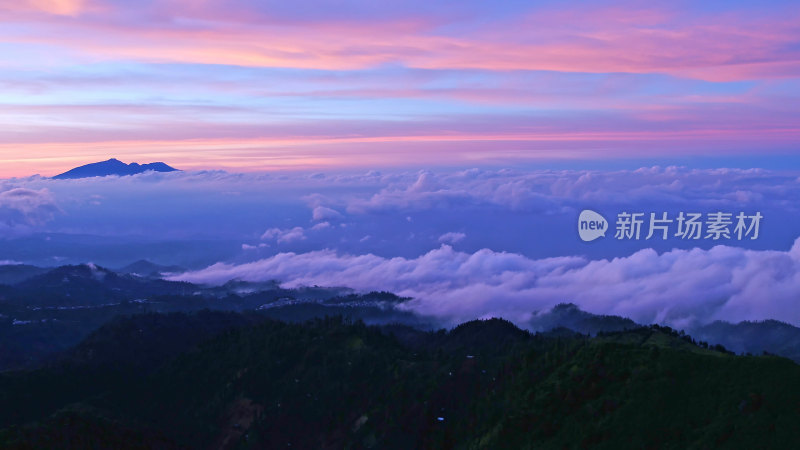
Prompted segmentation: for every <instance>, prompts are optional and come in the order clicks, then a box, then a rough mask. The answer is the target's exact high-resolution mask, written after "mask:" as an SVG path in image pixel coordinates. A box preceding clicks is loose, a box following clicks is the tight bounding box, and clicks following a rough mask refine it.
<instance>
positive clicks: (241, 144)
mask: <svg viewBox="0 0 800 450" xmlns="http://www.w3.org/2000/svg"><path fill="white" fill-rule="evenodd" d="M798 23H800V7H799V6H798V4H797V2H792V1H766V2H765V1H757V2H755V1H753V2H746V1H712V2H689V1H670V2H626V1H614V2H605V1H604V2H592V1H581V2H568V3H564V2H554V1H552V2H551V1H543V2H521V1H520V2H518V1H509V2H500V3H498V2H485V1H471V0H462V1H458V2H451V1H444V2H429V1H416V0H413V1H381V2H375V1H336V2H333V1H314V2H308V1H291V2H286V1H258V2H256V1H243V0H234V1H231V0H226V1H222V0H205V1H199V2H198V1H178V0H175V1H173V0H167V1H138V2H130V1H113V0H22V1H13V2H11V1H6V2H0V92H1V93H2V95H1V96H0V161H1V162H2V164H0V176H5V177H8V176H25V175H29V174H32V173H41V174H43V175H48V176H49V175H54V174H56V173H59V172H61V171H64V170H66V169H68V168H70V167H73V166H76V165H79V164H83V163H86V162H91V161H96V160H104V159H107V158H108V157H112V156H114V157H118V158H120V159H123V160H125V161H139V162H147V161H153V160H162V161H166V162H168V163H171V164H173V165H176V166H178V167H181V168H184V169H227V170H234V171H259V170H275V169H314V170H318V169H323V170H334V169H335V170H339V169H342V168H344V169H349V168H376V167H397V166H417V167H419V166H428V167H430V166H442V165H444V166H469V167H471V166H475V165H483V164H500V165H508V164H518V163H521V162H527V163H549V162H553V161H560V162H565V163H570V162H585V161H601V162H608V161H612V162H613V161H615V160H626V159H634V160H639V161H648V162H650V163H653V162H654V161H655V162H658V163H666V164H670V163H672V162H675V161H677V162H683V161H688V162H689V163H690V164H692V163H693V162H692V161H693V160H692V158H697V157H702V158H710V159H711V160H713V161H717V162H718V165H727V164H725V163H724V162H725V161H726V160H727V159H728V158H731V157H733V158H746V157H748V156H753V155H760V156H763V157H766V158H767V159H768V160H769V161H770V162H769V164H772V165H773V166H780V165H782V164H785V163H782V162H781V161H783V158H788V157H790V156H792V155H794V154H796V152H797V150H798V142H799V141H800V139H798V138H799V137H800V129H799V127H798V123H800V106H798V105H800V101H799V100H800V84H799V83H798V77H800V27H798V26H797V24H798ZM742 164H744V165H746V164H747V163H742ZM742 164H739V165H740V166H741V165H742ZM765 164H766V163H765ZM792 164H795V165H796V166H797V165H798V162H797V160H796V159H792Z"/></svg>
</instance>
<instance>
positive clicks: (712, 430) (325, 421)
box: [0, 315, 800, 449]
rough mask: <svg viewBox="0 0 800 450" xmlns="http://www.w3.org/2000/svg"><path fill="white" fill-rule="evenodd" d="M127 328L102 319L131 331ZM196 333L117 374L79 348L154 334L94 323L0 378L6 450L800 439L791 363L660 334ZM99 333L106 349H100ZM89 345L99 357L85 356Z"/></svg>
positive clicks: (799, 443)
mask: <svg viewBox="0 0 800 450" xmlns="http://www.w3.org/2000/svg"><path fill="white" fill-rule="evenodd" d="M209 317H210V319H209V318H208V317H207V318H206V319H203V318H202V317H201V318H199V319H198V318H197V317H193V318H192V319H190V320H189V319H187V318H186V317H178V315H172V319H170V320H176V321H177V323H180V324H183V326H186V324H191V325H192V326H193V327H197V328H199V329H202V328H203V327H204V326H203V325H202V323H198V321H200V322H202V321H203V320H214V321H216V322H215V323H217V324H218V323H219V320H220V319H219V317H212V316H209ZM128 320H142V319H140V318H131V319H128ZM165 320H167V318H166V317H165V318H160V319H159V320H157V321H156V322H157V323H158V324H162V322H164V321H165ZM153 321H154V319H153V318H152V317H151V318H149V319H148V320H147V322H148V323H152V322H153ZM124 322H125V321H116V322H115V323H114V324H113V326H115V327H121V329H122V330H130V329H131V326H130V324H125V323H124ZM233 322H234V321H233V320H231V319H230V318H226V321H225V323H226V324H228V323H233ZM245 322H247V321H245ZM109 326H112V325H109ZM226 326H227V325H226ZM136 329H137V330H138V328H136ZM205 329H209V330H217V331H219V330H223V329H224V331H221V334H216V335H215V336H214V337H211V334H209V337H210V338H209V339H207V340H205V341H204V342H203V343H201V344H200V345H197V346H192V347H191V348H189V349H188V350H185V351H180V352H179V353H177V356H174V357H167V356H164V359H165V361H166V362H165V363H163V364H161V365H160V367H158V368H156V369H152V370H146V371H143V370H139V371H137V370H135V369H134V368H135V367H136V365H135V364H131V365H125V367H127V369H125V370H114V369H113V368H114V367H120V362H119V355H114V357H113V358H111V357H110V356H107V358H109V360H110V361H112V363H111V364H106V365H104V364H102V361H98V360H97V359H98V358H93V359H92V363H91V364H86V361H85V360H86V358H85V355H87V354H99V355H103V354H106V355H109V352H108V349H109V348H112V347H114V346H117V347H118V348H120V349H125V348H134V349H137V350H136V351H137V352H141V351H144V347H143V346H146V345H157V343H158V339H157V336H153V337H154V338H153V339H149V340H147V342H150V343H149V344H147V343H146V342H145V343H142V342H138V343H137V344H136V345H131V344H130V343H129V342H126V341H127V340H129V339H131V337H130V336H131V333H130V332H111V331H109V330H105V331H103V332H101V333H96V334H95V335H94V336H93V339H94V342H92V341H87V342H84V343H83V344H82V346H81V347H80V352H78V353H77V354H78V355H81V358H82V359H81V358H78V359H75V360H74V361H71V362H69V363H65V364H62V365H60V366H54V367H50V368H48V369H41V370H38V371H34V372H22V373H6V374H3V375H2V376H0V407H2V410H3V411H4V412H3V415H2V416H0V419H1V420H2V423H0V427H5V430H4V431H2V432H0V442H2V443H3V445H4V446H5V447H10V448H26V447H27V448H58V447H59V446H61V447H64V446H66V447H73V448H79V447H87V446H90V447H94V448H122V447H126V446H127V447H139V448H145V447H151V448H180V447H188V448H588V447H591V448H609V449H618V448H676V449H677V448H680V449H684V448H716V447H723V448H800V432H798V431H797V424H798V423H800V383H799V382H800V366H798V365H796V364H795V363H793V362H791V361H789V360H786V359H782V358H777V357H771V356H749V357H744V356H734V355H731V354H728V353H726V352H723V351H717V350H714V349H708V348H703V347H699V346H696V345H694V344H692V343H691V339H689V338H686V337H682V336H679V335H678V334H677V333H675V332H673V331H672V330H669V329H666V328H659V327H648V328H638V329H634V330H630V331H626V332H620V333H608V334H603V335H601V336H598V337H595V338H589V337H586V336H582V335H567V334H563V335H562V334H555V335H552V336H551V335H542V334H538V335H531V334H529V333H527V332H525V331H522V330H519V329H517V328H516V327H514V326H513V325H512V324H510V323H509V322H505V321H502V320H497V319H492V320H488V321H474V322H468V323H466V324H462V325H461V326H459V327H457V328H455V329H453V330H451V331H449V332H444V331H440V332H435V333H427V332H421V331H416V330H413V329H408V328H404V327H384V328H375V327H367V326H365V325H363V324H361V323H350V322H348V321H343V320H341V319H337V318H329V319H324V320H315V321H312V322H308V323H305V324H287V323H283V322H279V321H274V320H268V319H267V320H265V321H262V322H260V323H258V324H256V325H253V324H251V323H248V324H244V325H242V326H238V327H236V328H233V329H231V328H220V327H219V326H218V325H215V326H213V327H208V326H206V327H205ZM164 330H165V328H164V327H163V326H151V327H150V328H148V332H150V333H153V334H157V333H162V332H164V333H166V332H165V331H164ZM102 337H105V338H106V339H107V340H109V341H108V342H102V343H99V342H97V341H98V340H101V338H102ZM114 340H119V342H114ZM93 345H96V346H98V348H102V349H104V352H105V353H103V352H99V353H92V346H93ZM187 345H188V344H187ZM87 352H88V353H87ZM175 352H178V350H175ZM135 354H136V352H132V353H131V355H132V356H133V355H135ZM99 358H102V357H99ZM37 406H39V407H38V408H37ZM22 410H24V411H22Z"/></svg>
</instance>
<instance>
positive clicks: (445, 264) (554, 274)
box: [173, 239, 800, 328]
mask: <svg viewBox="0 0 800 450" xmlns="http://www.w3.org/2000/svg"><path fill="white" fill-rule="evenodd" d="M173 279H176V280H185V281H190V282H195V283H208V284H221V283H224V282H226V281H228V280H231V279H241V280H247V281H265V280H273V279H277V280H282V281H283V285H284V286H287V287H296V286H302V285H322V286H340V285H346V286H348V287H352V288H355V289H359V290H364V291H369V290H389V291H393V292H395V293H397V294H399V295H403V296H410V297H414V299H415V300H413V301H412V302H411V303H410V304H409V307H410V308H411V309H413V310H415V311H417V312H419V313H422V314H430V315H434V316H437V317H439V318H441V319H442V320H443V321H445V322H448V323H455V322H458V321H463V320H468V319H472V318H476V317H490V316H502V317H505V318H508V319H510V320H512V321H515V322H517V323H520V324H523V323H524V322H525V321H526V320H528V319H529V317H530V314H531V312H533V311H535V310H542V309H545V308H549V307H552V306H553V305H555V304H557V303H560V302H574V303H576V304H578V305H579V306H581V307H582V308H583V309H585V310H587V311H590V312H594V313H603V314H619V315H622V316H625V317H630V318H632V319H634V320H636V321H638V322H641V323H651V322H655V323H666V324H670V325H672V326H676V327H680V328H687V327H690V326H692V325H696V324H703V323H707V322H710V321H713V320H727V321H732V322H736V321H741V320H760V319H768V318H777V319H780V320H783V321H788V322H790V323H792V324H794V325H800V308H798V305H797V302H798V301H799V300H800V297H798V293H800V239H798V240H797V241H796V242H795V244H794V246H793V247H792V248H791V249H790V250H788V251H773V250H762V251H759V250H746V249H742V248H736V247H729V246H716V247H713V248H711V249H709V250H701V249H692V250H672V251H669V252H665V253H662V254H658V253H657V252H655V251H654V250H652V249H644V250H640V251H638V252H636V253H633V254H631V255H630V256H627V257H622V258H614V259H610V260H609V259H600V260H590V259H587V258H584V257H558V258H543V259H530V258H527V257H525V256H522V255H519V254H514V253H505V252H495V251H491V250H487V249H484V250H479V251H477V252H474V253H465V252H458V251H455V250H453V249H452V248H451V247H449V246H447V245H443V246H442V247H440V248H438V249H435V250H432V251H430V252H428V253H426V254H424V255H422V256H419V257H418V258H411V259H408V258H399V257H395V258H383V257H379V256H375V255H372V254H363V255H349V254H337V253H336V252H335V251H331V250H322V251H313V252H308V253H301V254H296V253H280V254H277V255H274V256H272V257H269V258H266V259H262V260H259V261H255V262H251V263H247V264H240V265H232V264H223V263H218V264H215V265H213V266H210V267H208V268H206V269H203V270H200V271H195V272H189V273H185V274H181V275H178V276H175V277H173Z"/></svg>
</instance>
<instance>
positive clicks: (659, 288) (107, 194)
mask: <svg viewBox="0 0 800 450" xmlns="http://www.w3.org/2000/svg"><path fill="white" fill-rule="evenodd" d="M798 198H800V180H799V179H798V176H797V174H796V173H789V172H779V171H767V170H760V169H750V170H742V169H689V168H682V167H649V168H642V169H638V170H616V171H611V170H520V169H469V170H450V171H447V170H437V171H399V170H398V171H388V172H385V173H381V172H375V171H371V172H366V173H270V174H231V173H225V172H216V171H215V172H178V173H146V174H141V175H136V176H130V177H105V178H92V179H83V180H52V179H47V178H43V177H38V176H35V177H29V178H18V179H9V180H2V181H0V235H2V237H3V238H4V239H3V240H2V243H3V245H4V247H3V250H2V252H0V259H3V260H14V261H22V262H29V263H37V264H40V265H42V264H48V263H49V264H50V265H55V264H58V263H65V262H71V263H77V262H86V261H94V262H96V263H98V264H103V265H107V266H111V267H117V266H121V265H123V264H124V263H127V262H132V261H134V260H136V259H142V258H144V259H150V260H152V261H154V262H159V263H165V264H179V265H183V266H184V267H187V268H188V269H189V270H188V271H187V272H186V273H182V274H176V275H173V276H172V278H173V279H180V280H187V281H192V282H198V283H209V284H219V283H224V282H226V281H228V280H231V279H243V280H250V281H263V280H273V279H274V280H279V281H280V282H282V283H283V284H284V285H286V286H300V285H314V284H316V285H326V286H331V285H335V286H348V287H352V288H355V289H358V290H389V291H393V292H396V293H398V294H400V295H404V296H410V297H413V298H414V300H413V301H411V302H409V303H408V304H407V306H406V307H408V308H411V309H413V310H415V311H417V312H420V313H423V314H428V315H433V316H436V317H438V318H440V319H441V320H443V321H445V322H450V323H455V322H457V321H461V320H466V319H470V318H475V317H490V316H503V317H506V318H508V319H511V320H513V321H515V322H517V323H522V322H524V321H525V320H527V318H529V317H530V314H531V313H532V312H533V311H536V310H542V309H546V308H549V307H551V306H553V305H554V304H557V303H560V302H573V303H576V304H578V305H579V306H581V307H582V308H583V309H585V310H588V311H590V312H594V313H604V314H619V315H623V316H626V317H630V318H632V319H634V320H636V321H639V322H642V323H649V322H659V323H667V324H670V325H674V326H678V327H682V328H685V327H689V326H691V325H696V324H702V323H706V322H709V321H712V320H717V319H721V320H728V321H739V320H758V319H767V318H775V319H780V320H784V321H787V322H790V323H793V324H795V325H800V307H798V306H797V305H796V302H797V301H798V300H800V295H798V293H800V275H799V274H800V243H797V242H796V239H797V238H798V236H800V226H798V224H799V223H800V222H798V219H800V209H799V207H798V204H797V201H796V199H798ZM587 208H588V209H593V210H596V211H599V212H601V213H602V214H604V215H605V216H606V217H608V218H609V220H610V222H612V223H613V219H614V217H615V215H616V214H617V213H619V212H622V211H627V212H645V213H647V212H659V213H660V212H662V211H663V212H668V213H669V214H675V213H677V212H678V211H696V212H703V213H706V212H711V211H726V212H730V213H734V214H735V213H738V212H740V211H743V212H746V213H748V214H751V213H754V212H756V211H758V212H760V213H761V214H762V215H763V216H764V220H763V222H762V224H761V233H760V237H759V239H758V240H754V241H751V240H743V241H737V240H730V241H728V240H725V241H711V240H700V241H685V240H681V239H679V238H671V239H668V240H666V241H661V240H649V241H647V240H639V241H618V240H615V239H613V237H612V234H611V233H610V234H609V235H608V236H607V237H606V238H604V239H599V240H598V241H594V242H591V243H584V242H582V241H580V240H579V239H578V236H577V229H576V227H577V223H576V220H577V216H578V214H579V212H580V211H581V210H582V209H587ZM109 249H113V251H111V250H109Z"/></svg>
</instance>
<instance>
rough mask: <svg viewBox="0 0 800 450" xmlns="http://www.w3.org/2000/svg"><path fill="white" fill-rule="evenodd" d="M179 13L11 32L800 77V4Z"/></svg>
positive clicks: (105, 44) (306, 54) (185, 54)
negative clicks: (459, 22)
mask: <svg viewBox="0 0 800 450" xmlns="http://www.w3.org/2000/svg"><path fill="white" fill-rule="evenodd" d="M47 4H48V5H50V6H52V8H51V9H55V10H64V11H73V10H74V9H75V8H76V7H77V6H76V4H75V3H72V2H68V1H67V0H64V2H63V5H62V2H59V1H54V2H47ZM173 8H174V9H173V10H162V11H160V12H161V14H163V15H164V16H165V17H167V18H171V19H173V20H172V21H171V22H160V21H156V22H153V23H145V22H140V23H137V22H132V21H130V20H125V21H123V20H121V19H120V17H126V14H125V13H126V11H124V10H116V11H114V10H111V11H107V12H105V13H102V14H100V15H99V16H98V17H95V18H94V19H93V20H90V19H85V20H82V21H78V22H64V21H50V22H48V23H47V26H37V24H35V23H34V24H33V26H32V27H31V28H30V30H31V32H17V33H15V34H11V35H9V36H7V38H6V39H7V40H8V41H10V42H31V43H40V44H42V43H46V44H49V45H55V46H59V47H69V48H71V49H74V50H78V51H80V52H83V53H85V54H87V55H90V56H94V57H97V58H102V59H119V58H126V59H134V60H139V61H161V62H180V63H203V64H232V65H240V66H254V67H291V68H304V69H329V70H343V69H363V68H369V67H376V66H379V65H381V64H385V63H397V64H403V65H406V66H408V67H416V68H427V69H485V70H493V71H496V70H501V71H504V70H551V71H565V72H591V73H608V72H628V73H667V74H672V75H678V76H689V77H697V78H702V79H708V80H737V79H751V78H753V77H758V78H764V77H767V78H773V77H787V76H792V77H793V76H797V75H798V74H800V65H799V64H798V62H797V61H798V53H800V50H796V49H795V50H793V48H794V47H795V45H794V43H795V42H796V41H797V39H798V31H797V28H796V27H795V26H794V24H795V23H796V20H797V11H794V10H780V11H775V12H769V13H766V14H765V13H761V12H755V11H740V12H736V13H730V14H725V15H717V16H688V15H681V14H678V13H676V12H673V11H663V10H659V9H654V8H650V9H641V10H633V11H628V10H626V9H622V8H619V7H608V8H600V9H598V8H580V9H578V8H572V9H555V10H545V11H536V12H532V13H529V14H528V15H527V16H524V18H523V19H521V20H510V21H509V20H506V21H503V22H500V23H496V22H495V23H491V24H489V25H485V26H480V27H476V29H475V30H474V31H471V32H468V33H467V32H465V33H462V34H458V35H456V34H443V33H441V32H439V31H438V27H437V26H438V25H439V24H440V23H439V22H437V21H435V20H430V19H426V18H424V17H418V18H408V17H401V18H398V19H396V20H394V21H386V20H383V21H379V22H377V23H375V22H374V21H367V20H363V21H355V20H351V21H342V20H329V21H324V20H316V21H314V22H313V23H301V22H292V21H284V22H276V21H274V20H270V19H269V18H266V17H264V16H258V15H255V16H254V17H256V18H258V19H257V20H258V21H257V22H253V21H252V20H245V19H243V18H242V17H241V16H240V15H237V14H235V13H232V12H230V9H231V8H230V5H228V4H227V3H215V2H210V3H207V4H206V5H205V6H204V7H203V8H199V9H198V8H188V9H187V8H185V7H183V6H180V5H173ZM177 18H180V19H189V20H187V21H186V22H185V23H186V25H180V24H179V25H174V24H175V23H180V22H176V21H175V20H174V19H177ZM191 20H194V22H192V21H191ZM439 20H441V19H439ZM114 21H120V23H117V24H114V23H113V22H114ZM164 23H171V24H173V25H172V26H169V27H165V26H163V25H164ZM101 37H102V38H101Z"/></svg>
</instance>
